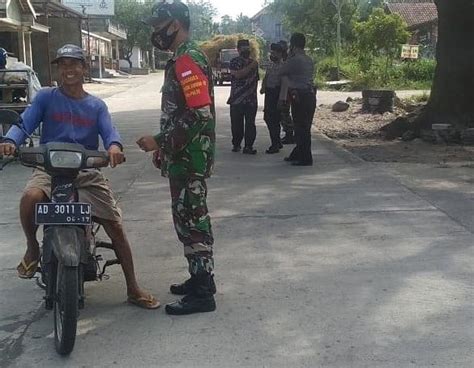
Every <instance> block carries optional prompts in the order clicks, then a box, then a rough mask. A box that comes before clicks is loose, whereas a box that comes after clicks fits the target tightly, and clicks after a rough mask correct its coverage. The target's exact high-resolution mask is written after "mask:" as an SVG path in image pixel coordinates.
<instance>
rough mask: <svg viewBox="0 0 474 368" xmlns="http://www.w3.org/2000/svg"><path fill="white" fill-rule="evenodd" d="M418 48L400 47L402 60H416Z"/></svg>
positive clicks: (411, 46)
mask: <svg viewBox="0 0 474 368" xmlns="http://www.w3.org/2000/svg"><path fill="white" fill-rule="evenodd" d="M419 53H420V46H418V45H402V59H418V57H419Z"/></svg>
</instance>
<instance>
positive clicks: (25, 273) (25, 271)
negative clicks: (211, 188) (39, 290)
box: [16, 258, 39, 279]
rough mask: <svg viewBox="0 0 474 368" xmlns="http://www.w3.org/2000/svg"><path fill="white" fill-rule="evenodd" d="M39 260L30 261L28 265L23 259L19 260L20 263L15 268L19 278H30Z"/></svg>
mask: <svg viewBox="0 0 474 368" xmlns="http://www.w3.org/2000/svg"><path fill="white" fill-rule="evenodd" d="M38 264H39V260H36V261H31V263H30V264H29V265H27V264H26V262H25V259H24V258H23V259H22V260H21V263H20V264H19V265H18V267H17V268H16V270H17V272H18V277H19V278H20V279H32V278H33V276H34V275H35V273H36V271H37V270H38Z"/></svg>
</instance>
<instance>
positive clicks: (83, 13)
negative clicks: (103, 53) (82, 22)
mask: <svg viewBox="0 0 474 368" xmlns="http://www.w3.org/2000/svg"><path fill="white" fill-rule="evenodd" d="M81 7H82V15H83V16H84V18H85V19H86V27H87V55H88V57H89V82H92V55H91V32H90V26H89V14H86V8H87V6H86V5H81ZM86 16H87V17H86ZM81 34H82V32H81Z"/></svg>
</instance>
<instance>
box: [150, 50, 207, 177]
mask: <svg viewBox="0 0 474 368" xmlns="http://www.w3.org/2000/svg"><path fill="white" fill-rule="evenodd" d="M213 88H214V87H213V83H212V69H211V67H210V65H209V62H208V60H207V58H206V56H205V55H204V54H203V52H202V51H200V50H199V49H198V47H197V46H196V45H195V44H194V43H193V42H185V43H183V44H182V45H181V46H180V47H179V48H178V50H177V51H176V53H175V55H174V56H173V58H172V59H171V60H169V61H168V64H167V66H166V70H165V82H164V85H163V89H162V100H161V110H162V115H161V120H160V128H161V129H160V133H159V134H158V135H156V136H155V140H156V141H157V143H158V146H159V147H160V160H161V174H162V175H163V176H165V177H189V176H195V177H205V178H207V177H209V176H210V175H211V173H212V170H213V166H214V152H215V140H216V138H215V116H216V114H215V106H214V89H213Z"/></svg>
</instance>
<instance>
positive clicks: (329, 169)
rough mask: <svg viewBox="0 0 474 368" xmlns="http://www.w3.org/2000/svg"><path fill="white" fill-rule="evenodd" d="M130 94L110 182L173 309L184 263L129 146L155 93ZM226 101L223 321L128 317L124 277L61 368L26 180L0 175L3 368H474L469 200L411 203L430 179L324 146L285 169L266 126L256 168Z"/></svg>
mask: <svg viewBox="0 0 474 368" xmlns="http://www.w3.org/2000/svg"><path fill="white" fill-rule="evenodd" d="M136 81H137V82H138V83H137V85H135V86H134V87H132V86H130V88H129V89H128V90H127V91H126V92H121V93H118V94H115V95H113V96H111V97H109V98H107V100H106V102H107V103H108V105H109V107H110V110H111V111H112V112H113V115H114V119H115V121H116V123H117V125H118V127H119V130H120V132H121V133H122V135H123V138H124V140H125V142H126V150H127V153H128V161H127V164H126V166H123V167H121V168H119V169H116V170H109V171H107V175H108V176H109V178H110V179H111V181H112V184H113V186H114V188H115V190H116V191H117V193H118V194H119V195H120V197H121V203H122V207H123V210H124V214H125V226H126V229H127V231H128V235H129V238H130V240H131V242H132V243H133V246H134V255H135V260H136V265H137V270H138V274H139V278H140V280H141V283H142V285H143V286H145V287H147V288H149V289H150V290H152V291H153V292H154V293H155V294H156V295H157V296H158V297H159V298H160V300H161V301H162V302H163V303H167V302H170V301H172V300H174V297H173V296H172V295H170V294H169V293H168V286H169V284H170V283H172V282H176V281H180V280H183V279H184V278H185V277H186V272H185V268H186V263H185V261H184V258H183V256H182V248H181V247H180V245H179V244H178V242H177V240H176V236H175V234H174V230H173V227H172V223H171V217H170V210H169V202H170V200H169V194H168V188H167V182H166V181H165V180H164V179H163V178H161V177H160V176H159V173H158V172H157V171H156V170H154V169H153V167H152V165H151V163H150V159H149V157H147V156H145V155H144V154H143V153H141V152H139V151H138V149H136V147H135V145H134V141H135V139H136V138H137V137H138V136H140V135H141V134H144V133H148V132H152V131H156V129H157V125H158V124H157V121H158V118H157V109H158V107H159V102H158V101H159V95H158V92H159V88H160V86H159V83H160V77H159V76H153V77H150V78H148V79H136ZM216 92H217V105H218V106H217V107H218V131H217V133H218V154H217V170H216V175H215V176H214V178H213V179H212V180H210V181H209V187H210V195H209V205H210V209H211V212H212V216H213V224H214V230H215V236H216V265H217V270H216V281H217V285H218V293H217V302H218V310H217V312H215V313H210V314H202V315H194V316H188V317H169V316H167V315H166V314H165V313H164V310H163V309H160V310H158V311H144V310H141V309H137V308H135V307H132V306H129V305H127V304H126V303H124V300H125V290H124V282H123V277H122V275H121V272H120V270H119V269H117V268H116V269H113V270H111V272H110V280H108V281H104V282H101V283H95V284H88V285H87V301H86V304H87V306H86V309H85V310H84V311H82V312H81V315H80V322H79V331H78V338H77V342H76V346H75V350H74V352H73V353H72V355H71V356H70V357H68V358H60V357H58V356H57V355H56V353H55V351H54V347H53V338H52V323H53V322H52V315H51V313H49V312H48V313H46V312H43V310H42V308H41V305H40V303H41V298H42V293H41V291H40V290H39V289H38V288H37V287H36V286H35V284H34V281H22V280H18V279H17V278H16V277H15V269H14V266H15V265H16V263H17V262H18V260H19V258H20V257H21V255H22V252H23V249H22V247H23V243H24V240H23V238H22V235H21V232H20V227H19V225H18V217H17V202H18V199H19V196H20V194H21V190H22V187H23V184H24V182H25V180H26V178H27V177H28V170H27V169H24V168H21V167H18V166H13V167H10V169H8V170H7V171H6V172H3V173H0V188H1V189H0V203H1V212H0V233H1V237H0V254H1V258H0V293H1V299H0V353H1V358H0V365H1V366H2V367H7V366H8V367H18V368H27V367H38V366H39V367H158V366H159V367H216V368H221V367H272V368H273V367H282V368H283V367H285V368H286V367H334V368H341V367H356V368H359V367H361V368H362V367H393V368H400V367H443V368H444V367H471V366H472V363H473V358H474V357H473V354H472V346H473V293H472V291H473V290H472V280H473V274H472V264H473V261H474V259H473V258H474V257H473V252H472V246H473V231H474V229H473V228H472V226H471V225H472V216H473V212H472V206H468V205H466V201H467V203H469V201H471V203H472V195H470V194H469V192H468V194H467V195H462V196H455V195H452V196H449V193H454V192H456V190H457V189H456V188H452V187H451V188H448V187H446V188H444V189H445V190H444V191H429V190H427V188H425V189H426V190H424V191H419V190H416V188H414V187H415V186H416V183H417V178H418V176H417V175H428V174H429V173H424V172H423V170H411V171H405V172H404V174H403V175H401V174H400V172H399V171H396V170H387V169H386V168H384V167H380V166H377V165H372V164H368V163H364V162H362V161H360V160H359V159H357V158H355V157H354V156H352V155H351V154H349V153H347V152H346V151H343V150H341V149H340V148H337V147H336V146H335V145H334V144H333V143H332V142H331V141H329V140H327V139H324V138H323V137H319V136H315V137H314V153H315V155H316V161H315V166H314V167H311V168H294V167H291V166H288V165H287V164H286V163H284V162H283V161H282V159H283V157H284V155H285V153H288V148H287V149H286V152H284V153H282V154H280V155H274V156H267V155H265V154H262V152H263V151H264V150H265V148H267V146H268V137H267V132H266V129H265V127H264V125H263V122H262V113H261V111H260V112H259V115H258V134H259V137H258V142H257V145H256V146H257V148H258V150H259V154H258V155H257V156H255V157H249V156H243V155H241V154H234V153H231V152H230V148H231V147H230V122H229V118H228V108H227V106H226V105H225V100H226V98H227V94H228V88H227V87H223V88H217V89H216ZM324 97H325V96H324V94H323V95H322V96H321V99H323V98H324ZM438 179H440V178H434V179H433V180H434V181H432V182H431V184H432V185H433V186H436V181H435V180H438ZM468 180H472V177H471V178H470V179H469V178H468ZM466 188H467V187H466ZM471 194H472V192H471ZM443 196H444V197H443ZM440 203H441V204H443V203H444V204H445V205H444V206H440Z"/></svg>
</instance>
